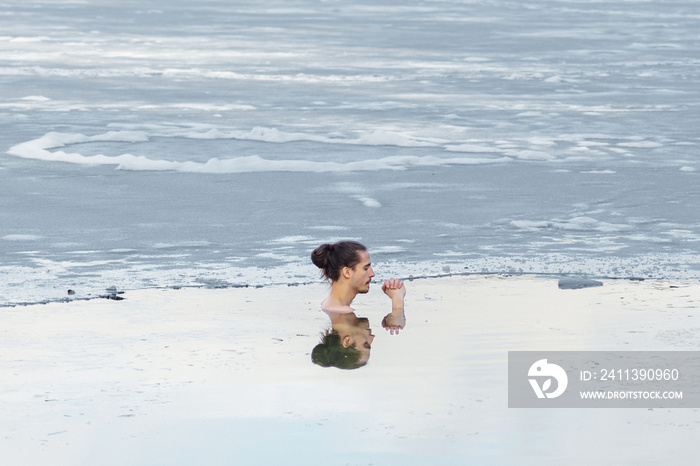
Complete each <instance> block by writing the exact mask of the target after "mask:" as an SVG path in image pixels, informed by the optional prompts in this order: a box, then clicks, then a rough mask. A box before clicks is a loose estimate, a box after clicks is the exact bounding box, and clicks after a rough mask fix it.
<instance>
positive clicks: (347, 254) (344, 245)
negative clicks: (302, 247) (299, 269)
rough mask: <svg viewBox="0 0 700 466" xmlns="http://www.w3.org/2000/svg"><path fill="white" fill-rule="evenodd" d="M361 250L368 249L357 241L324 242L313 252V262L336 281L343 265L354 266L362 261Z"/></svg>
mask: <svg viewBox="0 0 700 466" xmlns="http://www.w3.org/2000/svg"><path fill="white" fill-rule="evenodd" d="M360 251H367V248H366V247H364V245H362V244H360V243H358V242H357V241H338V242H337V243H334V244H322V245H320V246H319V247H317V248H316V249H314V252H312V253H311V262H313V263H314V265H316V267H318V268H319V269H321V270H322V271H323V275H324V276H325V277H326V278H327V279H328V280H330V281H332V282H334V281H336V280H338V279H339V278H340V271H341V270H342V269H343V267H349V268H353V267H355V266H356V265H357V264H358V263H359V262H360V254H359V252H360Z"/></svg>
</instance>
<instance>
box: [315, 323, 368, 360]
mask: <svg viewBox="0 0 700 466" xmlns="http://www.w3.org/2000/svg"><path fill="white" fill-rule="evenodd" d="M311 361H312V362H313V363H314V364H318V365H319V366H323V367H337V368H338V369H357V368H358V367H362V366H364V365H365V364H367V362H359V361H360V352H359V351H358V350H357V349H356V348H353V347H352V346H349V347H347V348H345V347H344V346H343V345H342V343H341V340H340V335H338V332H334V331H332V330H327V331H326V333H325V334H324V335H323V338H322V340H321V343H319V344H318V345H316V347H314V349H313V351H312V352H311Z"/></svg>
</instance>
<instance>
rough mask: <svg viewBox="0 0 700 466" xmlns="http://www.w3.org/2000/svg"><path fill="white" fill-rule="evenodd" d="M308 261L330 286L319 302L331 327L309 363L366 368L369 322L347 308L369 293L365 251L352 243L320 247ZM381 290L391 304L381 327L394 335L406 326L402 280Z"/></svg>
mask: <svg viewBox="0 0 700 466" xmlns="http://www.w3.org/2000/svg"><path fill="white" fill-rule="evenodd" d="M311 260H312V261H313V263H314V264H315V265H316V266H317V267H318V268H320V269H321V270H322V271H323V275H324V276H325V277H326V279H327V280H329V281H330V282H331V291H330V294H329V295H328V297H327V298H326V299H324V300H323V301H322V302H321V310H322V311H323V312H325V313H326V314H327V315H328V317H330V319H331V325H332V330H330V331H328V332H327V333H326V335H324V337H323V341H322V342H321V343H320V344H319V345H317V346H316V348H314V351H313V352H312V355H311V358H312V360H313V361H314V362H315V363H316V364H319V365H322V366H336V367H341V368H344V369H354V368H357V367H360V366H363V365H365V364H367V361H368V360H369V355H370V349H371V348H372V341H373V340H374V335H373V334H372V330H371V329H370V328H369V320H368V319H366V318H358V317H357V316H356V315H355V312H354V309H353V308H351V307H350V304H351V303H352V301H353V300H354V299H355V296H357V295H358V294H361V293H367V292H368V291H369V284H370V282H371V281H372V277H374V271H373V270H372V264H371V262H370V259H369V254H368V253H367V248H365V247H364V246H363V245H362V244H360V243H358V242H355V241H340V242H338V243H335V244H323V245H321V246H319V247H318V248H316V249H315V250H314V252H313V253H312V254H311ZM382 290H383V291H384V293H386V295H387V296H389V298H391V304H392V306H391V308H392V309H391V312H390V313H389V314H387V315H386V317H384V320H383V321H382V326H383V327H384V328H385V329H387V331H389V332H390V333H391V334H397V333H398V332H399V330H401V329H403V327H404V326H405V325H406V317H405V316H404V296H405V295H406V288H405V286H404V285H403V282H402V281H401V280H397V279H394V278H392V279H390V280H387V281H386V282H384V284H383V285H382Z"/></svg>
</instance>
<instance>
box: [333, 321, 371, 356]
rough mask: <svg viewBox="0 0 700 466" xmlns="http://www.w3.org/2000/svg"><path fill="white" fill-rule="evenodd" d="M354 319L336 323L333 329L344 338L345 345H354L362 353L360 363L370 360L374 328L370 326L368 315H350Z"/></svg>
mask: <svg viewBox="0 0 700 466" xmlns="http://www.w3.org/2000/svg"><path fill="white" fill-rule="evenodd" d="M348 318H350V319H352V320H351V321H350V322H346V323H345V324H336V325H334V326H333V329H334V330H336V331H337V332H338V334H339V335H340V338H341V339H342V340H343V346H352V347H353V348H355V349H356V350H357V351H359V353H360V360H359V362H360V363H366V362H367V361H368V360H369V354H370V350H371V349H372V342H373V341H374V335H373V334H372V329H371V328H369V319H367V318H366V317H360V318H357V317H355V315H354V314H351V315H348Z"/></svg>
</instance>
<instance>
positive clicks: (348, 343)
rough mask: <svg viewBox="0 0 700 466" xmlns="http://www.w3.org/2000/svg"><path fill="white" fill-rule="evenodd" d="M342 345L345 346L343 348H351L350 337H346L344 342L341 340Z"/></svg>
mask: <svg viewBox="0 0 700 466" xmlns="http://www.w3.org/2000/svg"><path fill="white" fill-rule="evenodd" d="M340 344H341V345H343V348H349V347H350V346H351V345H352V338H351V337H350V335H345V336H344V337H343V339H342V340H340Z"/></svg>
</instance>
